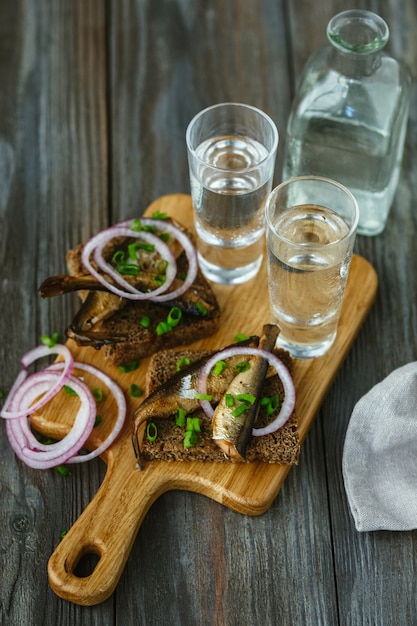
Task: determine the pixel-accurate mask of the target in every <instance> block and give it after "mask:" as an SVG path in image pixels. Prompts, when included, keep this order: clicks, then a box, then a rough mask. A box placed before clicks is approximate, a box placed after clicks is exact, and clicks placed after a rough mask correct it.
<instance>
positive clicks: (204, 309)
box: [196, 302, 207, 315]
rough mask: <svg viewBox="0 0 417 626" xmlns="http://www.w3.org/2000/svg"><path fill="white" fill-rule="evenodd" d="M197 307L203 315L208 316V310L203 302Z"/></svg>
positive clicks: (198, 303)
mask: <svg viewBox="0 0 417 626" xmlns="http://www.w3.org/2000/svg"><path fill="white" fill-rule="evenodd" d="M196 307H197V309H198V310H199V311H200V313H201V315H207V309H206V307H205V306H204V305H203V304H202V303H201V302H197V304H196Z"/></svg>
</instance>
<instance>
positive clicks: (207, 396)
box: [194, 393, 213, 402]
mask: <svg viewBox="0 0 417 626" xmlns="http://www.w3.org/2000/svg"><path fill="white" fill-rule="evenodd" d="M194 398H195V399H196V400H208V401H209V402H210V401H211V400H213V396H211V395H210V394H208V393H196V394H195V396H194Z"/></svg>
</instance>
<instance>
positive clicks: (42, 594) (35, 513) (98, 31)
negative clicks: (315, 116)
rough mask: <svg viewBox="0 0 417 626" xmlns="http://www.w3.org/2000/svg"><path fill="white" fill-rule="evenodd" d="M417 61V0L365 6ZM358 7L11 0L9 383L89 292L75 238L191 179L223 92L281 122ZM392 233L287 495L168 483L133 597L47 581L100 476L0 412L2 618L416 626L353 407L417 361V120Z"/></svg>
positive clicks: (1, 159) (3, 79)
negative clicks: (30, 462)
mask: <svg viewBox="0 0 417 626" xmlns="http://www.w3.org/2000/svg"><path fill="white" fill-rule="evenodd" d="M357 5H359V6H360V7H361V8H368V9H371V10H374V11H376V12H378V13H379V14H380V15H382V16H383V17H384V18H385V19H386V21H387V22H388V24H389V25H390V29H391V39H390V44H389V49H390V51H391V52H392V53H393V54H395V56H397V58H399V59H402V60H403V61H404V62H405V63H406V64H407V65H408V67H409V69H410V70H411V72H412V74H413V79H415V77H416V74H417V67H416V63H417V7H416V2H415V0H381V1H378V0H375V1H370V0H369V1H360V2H359V3H357ZM345 8H347V7H346V4H345V2H343V1H342V0H333V1H332V0H320V2H314V3H313V2H308V0H294V1H287V2H284V0H230V1H228V2H225V1H224V0H211V1H210V0H153V1H151V0H136V1H134V0H131V1H128V0H117V1H116V0H114V2H111V1H110V2H104V1H103V0H60V1H58V0H57V1H52V0H50V1H49V2H48V0H39V2H23V1H22V0H3V1H2V3H1V6H0V93H1V96H0V129H1V130H0V289H1V292H0V293H1V309H2V310H1V316H0V331H1V332H0V364H1V365H0V366H1V377H0V387H1V388H2V389H3V390H4V391H7V390H8V389H9V387H10V385H11V383H12V382H13V380H14V377H15V376H16V374H17V372H18V369H19V359H20V357H21V355H22V354H23V353H24V352H25V351H26V350H28V349H30V348H32V347H34V346H35V345H37V344H38V343H39V338H40V336H41V335H42V334H44V333H48V334H51V333H52V332H54V331H59V332H60V333H63V331H64V329H65V327H66V325H67V324H68V322H69V320H70V319H71V316H72V315H73V314H74V312H75V310H76V306H77V300H76V298H75V297H74V298H73V297H64V298H56V299H52V300H50V301H43V300H41V299H40V297H39V296H38V295H37V287H38V286H39V284H40V283H41V281H42V280H43V279H44V278H45V277H46V276H49V275H50V274H55V273H59V272H63V271H64V270H65V259H64V252H65V250H66V249H67V248H69V247H72V246H74V245H75V244H77V243H78V242H80V241H82V240H84V239H86V238H87V237H89V236H90V235H91V234H92V233H94V232H95V231H97V230H99V229H100V228H102V227H105V226H106V225H108V224H111V223H113V222H116V221H118V220H120V219H121V218H124V217H130V216H134V215H140V214H141V213H142V212H143V211H144V210H145V208H146V207H147V205H148V204H149V203H150V202H151V201H152V200H153V199H155V198H157V197H158V196H161V195H163V194H168V193H177V192H182V193H188V192H189V182H188V169H187V158H186V151H185V143H184V135H185V129H186V126H187V123H188V121H189V120H190V119H191V117H192V116H193V115H194V114H195V113H196V112H197V111H199V110H200V109H202V108H204V107H205V106H208V105H210V104H212V103H216V102H221V101H242V102H247V103H250V104H252V105H255V106H258V107H260V108H262V109H263V110H264V111H266V112H267V113H269V114H270V115H271V116H272V117H273V118H274V119H275V121H276V123H277V125H278V128H279V130H280V134H281V142H280V147H279V156H278V163H277V170H276V181H277V182H278V181H279V180H280V171H281V164H282V155H283V147H284V143H285V127H286V122H287V117H288V112H289V107H290V103H291V99H292V96H293V95H294V88H295V82H296V79H297V76H298V75H299V73H300V71H301V69H302V67H303V65H304V63H305V61H306V59H307V58H308V56H309V55H310V53H311V52H312V51H313V50H314V49H316V48H317V46H318V45H321V44H322V43H324V42H325V28H326V24H327V22H328V20H329V18H330V17H331V16H332V15H334V14H335V13H337V12H339V11H340V10H343V9H345ZM416 105H417V98H416V90H415V85H414V84H413V94H412V103H411V110H410V121H409V126H408V133H407V139H406V147H405V155H404V161H403V168H402V174H401V181H400V185H399V189H398V192H397V195H396V198H395V202H394V206H393V208H392V211H391V214H390V218H389V221H388V225H387V228H386V230H385V232H384V233H383V234H382V235H380V236H378V237H377V238H365V237H358V239H357V243H356V251H357V252H358V253H360V254H361V255H363V256H365V257H366V258H367V259H368V260H369V261H370V262H371V263H372V264H373V265H374V267H375V268H376V270H377V272H378V275H379V280H380V286H379V291H378V295H377V298H376V302H375V304H374V306H373V308H372V310H371V313H370V315H369V317H368V318H367V320H366V322H365V325H364V327H363V329H362V330H361V332H360V334H359V336H358V338H357V340H356V342H355V343H354V345H353V348H352V350H351V352H350V353H349V355H348V357H347V359H346V361H345V362H344V364H343V366H342V368H341V370H340V372H339V374H338V376H337V378H336V379H335V381H334V384H333V386H332V388H331V390H330V392H329V394H328V396H327V398H326V400H325V402H324V404H323V406H322V409H321V410H320V412H319V414H318V415H317V419H316V420H315V422H314V424H313V427H312V429H311V431H310V433H309V435H308V437H307V439H306V441H305V444H304V446H303V449H302V454H301V459H300V464H299V466H298V467H297V468H294V469H292V470H291V472H290V473H289V475H288V478H287V480H286V482H285V484H284V487H283V488H282V490H281V491H280V493H279V495H278V497H277V498H276V500H275V501H274V503H273V505H272V506H271V508H270V509H269V510H268V511H267V512H266V513H265V514H264V515H262V516H260V517H246V516H243V515H240V514H237V513H234V512H232V511H230V510H229V509H227V508H225V507H223V506H222V505H220V504H217V503H215V502H212V501H211V500H209V499H208V498H205V497H204V496H199V495H196V494H191V493H187V492H170V493H167V494H165V495H164V496H162V497H160V498H159V499H158V500H157V501H156V502H155V504H154V505H153V506H152V507H151V509H150V511H149V512H148V514H147V516H146V518H145V520H144V522H143V525H142V527H141V529H140V531H139V534H138V536H137V539H136V542H135V544H134V547H133V550H132V553H131V555H130V557H129V560H128V562H127V566H126V568H125V571H124V573H123V575H122V578H121V580H120V583H119V585H118V587H117V589H116V592H115V593H114V594H113V596H112V597H110V598H109V599H108V600H106V601H105V602H104V603H102V604H100V605H97V606H94V607H83V606H78V605H75V604H71V603H69V602H67V601H65V600H62V599H61V598H59V597H58V596H56V595H55V594H54V593H53V591H52V590H51V589H50V587H49V585H48V578H47V562H48V559H49V557H50V555H51V553H52V552H53V551H54V549H55V547H56V546H57V544H58V543H59V541H60V537H61V532H62V531H63V530H64V529H67V528H69V527H70V526H71V525H72V524H73V523H74V522H75V520H76V519H77V518H78V517H79V515H80V514H81V512H82V511H83V510H84V509H85V507H86V506H87V504H88V503H89V501H90V500H91V499H92V498H93V496H94V494H95V492H96V490H97V489H98V487H99V485H100V483H101V481H102V479H103V476H104V472H105V466H104V464H103V463H102V461H100V460H96V461H93V462H91V463H89V464H84V465H82V466H80V467H76V468H74V469H73V471H72V472H71V475H70V476H68V477H65V478H64V477H62V476H60V475H59V474H58V473H57V472H56V471H54V470H49V471H36V470H31V469H30V468H28V467H26V466H24V465H23V464H21V463H20V462H18V461H17V460H16V458H15V456H14V454H13V452H12V451H11V449H10V447H9V445H8V442H7V439H6V434H5V427H4V423H1V424H0V446H1V454H0V528H1V531H0V569H1V575H0V576H1V582H0V622H1V624H4V625H5V626H6V625H7V626H18V625H19V626H20V625H21V624H26V625H36V626H38V625H39V626H41V625H45V624H46V625H47V626H49V625H55V624H59V625H60V626H74V625H75V624H77V625H81V624H82V625H83V626H87V625H89V624H96V625H100V626H103V625H105V624H106V625H107V624H120V625H134V624H135V625H136V624H141V625H142V624H152V625H161V624H164V625H165V624H167V625H168V624H170V625H172V624H174V625H177V624H178V625H180V624H181V625H196V624H202V625H205V624H219V625H220V624H225V625H226V626H231V625H239V626H240V625H242V624H248V625H261V624H262V625H269V624H271V625H272V624H282V625H291V626H293V625H300V626H306V625H311V626H317V625H319V624H322V625H325V626H333V625H335V624H340V625H347V624H351V625H353V626H357V625H362V624H366V625H369V626H374V625H378V626H381V625H387V624H398V625H399V626H400V625H401V626H403V625H410V624H417V585H416V576H415V571H416V566H415V563H416V559H417V534H416V532H397V533H396V532H375V533H363V534H360V533H358V532H357V531H356V530H355V527H354V524H353V520H352V518H351V515H350V512H349V508H348V504H347V500H346V495H345V491H344V485H343V480H342V474H341V458H342V451H343V442H344V435H345V430H346V427H347V424H348V421H349V418H350V415H351V412H352V409H353V406H354V404H355V403H356V401H357V400H358V399H359V398H360V397H361V396H362V395H363V394H364V393H365V392H366V391H368V390H369V389H370V388H371V387H372V386H373V385H374V384H375V383H377V382H378V381H380V380H381V379H382V378H384V377H385V376H386V375H387V374H388V373H389V372H391V371H392V370H393V369H395V368H396V367H399V366H400V365H403V364H405V363H407V362H410V361H413V360H415V359H416V358H417V306H416V303H417V289H416V282H417V281H416V267H417V246H416V245H415V236H416V232H417V210H416V207H417V169H416V166H415V163H416V162H417V113H416V110H417V109H416Z"/></svg>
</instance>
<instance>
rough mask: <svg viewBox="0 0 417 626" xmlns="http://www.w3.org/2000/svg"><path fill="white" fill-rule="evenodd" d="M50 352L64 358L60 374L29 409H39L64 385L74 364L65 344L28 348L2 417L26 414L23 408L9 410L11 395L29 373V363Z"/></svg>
mask: <svg viewBox="0 0 417 626" xmlns="http://www.w3.org/2000/svg"><path fill="white" fill-rule="evenodd" d="M51 354H57V355H58V356H62V357H63V359H64V366H63V369H62V372H61V375H60V376H59V377H58V378H57V379H56V380H55V381H54V384H53V385H52V386H51V388H50V389H49V390H48V391H46V392H45V394H44V395H43V396H42V398H40V399H39V400H38V401H37V402H35V404H34V405H33V407H32V408H31V410H32V411H33V412H34V411H37V410H38V409H40V408H41V407H42V406H44V405H45V404H46V403H47V402H48V401H49V400H50V399H51V398H52V397H53V396H54V395H55V394H56V393H57V392H58V391H59V390H60V389H61V388H62V387H63V386H64V385H65V383H66V381H67V380H68V378H69V376H70V373H71V370H72V367H73V365H74V357H73V356H72V354H71V351H70V350H69V348H67V346H64V345H63V344H56V345H55V346H52V347H51V348H50V347H48V346H44V345H41V346H37V347H36V348H34V349H33V350H30V351H29V352H27V353H26V354H25V355H24V356H23V357H22V360H21V364H22V367H23V369H22V370H21V371H20V373H19V374H18V376H17V378H16V380H15V382H14V384H13V386H12V388H11V390H10V392H9V394H8V396H7V398H6V401H5V403H4V405H3V408H2V410H1V411H0V416H1V417H4V418H5V419H10V418H16V417H25V416H26V410H25V409H22V410H18V409H14V410H10V409H9V407H10V404H11V402H12V400H13V396H14V394H15V393H16V390H17V389H19V388H20V386H21V385H22V383H23V381H24V380H25V379H26V378H27V377H28V375H29V374H28V371H27V368H28V367H29V365H31V364H32V363H33V362H34V361H37V360H38V359H40V358H42V357H45V356H49V355H51ZM32 376H33V374H32Z"/></svg>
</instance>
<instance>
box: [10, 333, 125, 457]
mask: <svg viewBox="0 0 417 626" xmlns="http://www.w3.org/2000/svg"><path fill="white" fill-rule="evenodd" d="M62 348H64V350H62ZM51 353H55V354H59V355H61V356H63V357H64V361H59V362H55V363H53V364H52V365H49V366H48V367H47V368H46V369H44V370H42V371H39V372H36V373H34V374H31V375H30V376H28V375H27V370H26V369H23V370H21V372H20V374H19V375H18V377H17V378H16V381H15V383H14V385H13V387H12V389H11V391H10V393H9V395H8V397H7V400H6V405H5V406H6V408H7V410H4V409H3V411H2V412H1V415H2V416H3V413H4V416H5V417H7V418H8V419H7V422H6V432H7V436H8V438H9V442H10V445H11V446H12V448H13V450H14V451H15V453H16V455H17V456H18V458H19V459H21V460H22V461H24V462H25V463H26V464H27V465H29V466H30V467H33V468H35V469H48V468H50V467H55V466H57V465H61V464H63V463H81V462H84V461H89V460H91V459H93V458H95V457H97V456H99V455H100V454H102V453H103V452H104V451H105V450H106V449H107V448H108V447H109V446H110V444H111V443H113V441H114V440H115V439H116V437H117V436H118V435H119V433H120V431H121V429H122V427H123V424H124V421H125V416H126V399H125V396H124V394H123V391H122V389H121V388H120V387H119V385H118V384H117V383H116V382H115V381H113V380H112V379H111V378H110V377H109V376H107V374H105V373H104V372H102V371H101V370H99V369H97V368H96V367H94V366H92V365H87V364H86V363H80V362H74V359H73V357H72V354H71V352H70V351H69V349H68V348H67V347H66V346H62V345H61V344H57V345H56V346H54V347H53V348H47V347H46V346H39V347H38V348H35V349H34V350H31V351H30V352H28V353H27V354H25V355H24V357H23V359H22V365H23V367H24V368H26V367H27V366H28V365H29V364H31V363H32V362H33V361H34V360H36V359H37V358H40V357H41V356H45V354H51ZM73 367H76V368H78V369H81V370H85V371H87V372H89V373H91V374H92V375H94V376H96V377H97V378H98V379H99V380H101V381H102V382H103V383H104V384H105V385H106V386H107V387H108V389H109V391H110V392H111V393H112V394H113V396H114V398H115V400H116V403H117V408H118V411H117V418H116V421H115V423H114V425H113V428H112V429H111V431H110V433H109V435H108V436H107V437H106V439H105V440H104V441H103V442H102V443H101V444H100V445H99V446H98V447H97V448H96V449H95V450H93V451H92V452H89V453H87V454H78V453H79V451H80V450H81V449H82V448H83V447H84V445H85V443H86V442H87V439H88V438H89V436H90V435H91V432H92V430H93V427H94V422H95V419H96V409H97V407H96V402H95V399H94V397H93V394H92V392H91V391H90V389H89V388H88V387H87V385H86V384H85V383H84V381H83V380H81V379H80V378H78V377H76V376H74V375H73V374H72V372H73ZM61 370H62V371H61ZM64 384H66V385H68V386H69V387H70V388H72V389H73V390H74V391H75V393H76V394H77V396H78V398H79V400H80V408H79V410H78V412H77V415H76V417H75V420H74V423H73V425H72V427H71V429H70V431H69V433H68V434H67V435H66V436H65V437H64V438H63V439H61V440H60V441H57V442H56V443H52V444H49V445H46V444H43V443H41V442H39V441H38V440H37V439H36V437H35V436H34V434H33V432H32V430H31V428H30V423H29V416H30V415H31V414H32V413H34V412H35V411H36V410H38V409H39V408H40V407H42V406H44V405H45V404H46V402H47V401H49V400H50V399H51V398H52V397H53V396H54V395H55V394H56V393H57V392H58V391H59V390H60V389H61V388H62V387H63V385H64ZM38 398H40V399H38ZM45 398H47V399H45Z"/></svg>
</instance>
